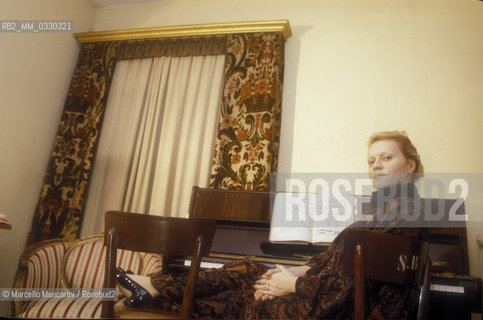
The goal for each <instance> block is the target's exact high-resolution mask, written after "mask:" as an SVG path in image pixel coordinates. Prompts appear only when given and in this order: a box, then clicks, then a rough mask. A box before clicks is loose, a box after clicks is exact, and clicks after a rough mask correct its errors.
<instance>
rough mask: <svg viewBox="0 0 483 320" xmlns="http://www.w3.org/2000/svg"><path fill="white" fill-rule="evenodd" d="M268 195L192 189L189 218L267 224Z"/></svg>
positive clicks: (268, 220) (269, 200)
mask: <svg viewBox="0 0 483 320" xmlns="http://www.w3.org/2000/svg"><path fill="white" fill-rule="evenodd" d="M270 195H271V193H270V192H257V191H236V190H220V189H208V188H199V187H194V188H193V193H192V198H191V205H190V216H191V217H202V218H212V219H227V220H241V221H244V222H265V223H269V222H270V202H271V197H270Z"/></svg>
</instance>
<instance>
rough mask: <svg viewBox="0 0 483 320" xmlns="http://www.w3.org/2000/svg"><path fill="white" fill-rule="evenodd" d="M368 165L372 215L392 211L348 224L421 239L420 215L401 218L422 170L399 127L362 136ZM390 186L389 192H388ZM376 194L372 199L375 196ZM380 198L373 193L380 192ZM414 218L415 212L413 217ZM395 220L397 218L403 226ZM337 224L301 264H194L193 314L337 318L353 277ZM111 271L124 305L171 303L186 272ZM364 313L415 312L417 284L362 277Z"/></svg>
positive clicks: (411, 208)
mask: <svg viewBox="0 0 483 320" xmlns="http://www.w3.org/2000/svg"><path fill="white" fill-rule="evenodd" d="M368 146H369V150H368V156H367V163H368V171H369V175H370V177H371V179H372V180H373V185H374V187H375V188H376V189H377V191H376V192H374V193H373V195H372V200H373V201H372V202H371V203H372V212H371V214H374V216H378V217H384V216H387V215H389V214H391V215H394V212H396V215H395V218H394V219H392V221H391V222H390V223H389V224H388V222H387V221H384V219H374V220H375V221H374V222H371V223H365V224H364V223H361V222H356V223H355V224H353V225H351V226H349V227H348V228H350V227H354V226H356V227H361V226H363V227H366V228H368V229H369V230H374V231H378V232H385V233H390V234H395V235H401V236H405V237H409V238H415V239H419V240H427V235H428V233H427V229H426V228H423V227H421V226H422V220H417V221H413V222H409V223H410V224H409V225H408V224H407V223H408V222H405V221H403V218H404V217H405V216H406V217H407V216H408V215H410V214H411V213H412V212H419V216H420V217H422V216H423V214H422V213H421V211H416V210H420V208H419V207H418V206H419V201H418V199H419V196H418V194H417V190H416V189H415V187H414V184H413V182H414V180H415V179H416V178H417V177H419V176H421V175H422V174H423V165H422V163H421V161H420V157H419V154H418V152H417V150H416V148H415V147H414V145H413V144H412V143H411V141H410V140H409V138H408V137H407V136H406V134H405V133H404V132H399V131H389V132H380V133H376V134H374V135H373V136H371V137H370V139H369V142H368ZM389 194H390V196H388V195H389ZM377 199H379V201H378V200H377ZM381 199H382V200H383V201H380V200H381ZM420 219H422V218H420ZM403 224H405V225H404V226H403ZM343 249H344V232H342V233H341V234H339V235H338V236H337V237H336V239H335V240H334V241H333V242H332V244H331V245H330V247H329V248H328V250H327V251H325V252H323V253H320V254H318V255H316V256H314V257H313V258H312V259H311V260H310V261H309V262H308V263H307V264H306V265H304V266H299V267H294V268H285V267H283V266H277V267H276V268H274V269H269V268H268V267H267V266H265V265H263V264H260V263H256V262H253V261H247V260H243V261H235V262H231V263H227V264H226V265H224V266H223V267H222V268H219V269H207V270H204V271H201V272H200V274H199V279H198V283H197V288H196V290H197V291H196V300H195V306H194V312H195V316H198V317H207V318H223V319H226V318H236V319H238V318H261V319H273V318H276V319H285V318H287V319H294V318H299V319H309V318H319V319H320V318H325V319H339V318H341V319H345V318H348V317H351V314H352V310H353V302H352V301H353V300H352V291H353V278H351V277H346V276H344V275H343V264H342V260H343V259H342V253H343ZM117 279H118V282H119V284H120V285H121V287H122V290H123V291H124V292H125V293H126V295H127V296H128V297H129V298H128V299H127V300H126V303H127V304H128V305H131V306H136V307H140V306H145V305H150V306H153V305H154V306H155V307H158V308H163V309H166V308H178V307H179V304H180V302H181V300H182V298H183V289H184V285H185V283H186V277H185V276H184V275H181V276H176V277H173V276H170V275H165V274H156V275H152V276H151V277H150V278H149V277H141V276H135V275H130V274H126V273H125V272H124V271H123V270H118V274H117ZM366 301H367V303H366V306H367V310H366V317H367V318H368V319H410V318H413V317H414V316H415V312H416V310H417V303H418V289H417V288H414V287H407V286H401V285H393V284H388V283H378V282H375V281H369V282H368V287H367V288H366Z"/></svg>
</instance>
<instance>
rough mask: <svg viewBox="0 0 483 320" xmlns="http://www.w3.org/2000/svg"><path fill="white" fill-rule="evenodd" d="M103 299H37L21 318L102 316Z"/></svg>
mask: <svg viewBox="0 0 483 320" xmlns="http://www.w3.org/2000/svg"><path fill="white" fill-rule="evenodd" d="M101 310H102V301H101V300H71V299H63V300H59V299H44V300H39V301H36V302H35V303H34V304H33V305H32V306H31V307H30V308H29V309H28V310H27V311H25V312H24V313H22V314H20V315H19V318H38V319H45V318H69V319H72V318H100V317H101Z"/></svg>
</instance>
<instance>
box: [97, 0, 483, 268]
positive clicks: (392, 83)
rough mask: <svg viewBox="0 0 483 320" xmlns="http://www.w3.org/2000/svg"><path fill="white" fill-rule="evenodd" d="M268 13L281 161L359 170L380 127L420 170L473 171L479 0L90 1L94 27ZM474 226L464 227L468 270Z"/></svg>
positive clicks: (283, 168)
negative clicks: (279, 38) (412, 154)
mask: <svg viewBox="0 0 483 320" xmlns="http://www.w3.org/2000/svg"><path fill="white" fill-rule="evenodd" d="M274 19H288V20H289V21H290V25H291V27H292V31H293V36H292V37H291V38H289V39H288V41H287V43H286V60H285V61H286V67H285V81H284V101H283V116H282V118H283V120H282V121H283V122H282V136H281V140H282V141H281V150H280V167H279V171H280V172H363V171H365V170H366V164H365V157H366V140H367V138H368V137H369V135H370V134H371V133H373V132H375V131H380V130H389V129H391V130H392V129H399V130H406V132H407V133H408V134H409V136H410V137H411V138H412V140H413V142H414V143H415V144H416V146H417V147H418V149H419V150H420V152H421V154H422V160H423V163H424V164H425V167H426V170H427V171H428V172H483V162H482V161H481V159H482V158H483V148H481V139H482V138H483V129H482V119H483V105H482V104H483V90H482V89H481V88H483V64H482V63H481V57H482V56H483V41H482V40H481V39H483V3H481V2H479V1H472V0H459V1H321V0H296V1H295V0H264V1H260V0H244V1H234V0H203V1H201V0H176V1H174V0H168V1H164V2H162V3H158V4H147V5H140V6H136V7H124V8H111V9H103V10H96V17H95V21H94V25H93V29H94V30H95V31H101V30H111V29H130V28H143V27H155V26H169V25H186V24H200V23H211V22H231V21H253V20H274ZM479 198H480V197H479V195H478V196H477V200H479ZM480 207H481V203H480ZM468 211H469V214H470V215H472V216H475V215H481V212H480V211H479V210H470V209H469V210H468ZM478 220H481V219H478ZM481 231H482V230H481V229H475V228H469V229H468V236H469V242H468V245H469V249H470V268H471V273H472V274H475V275H479V267H480V265H479V258H478V257H479V255H478V251H477V245H476V241H475V237H476V234H477V233H479V232H481Z"/></svg>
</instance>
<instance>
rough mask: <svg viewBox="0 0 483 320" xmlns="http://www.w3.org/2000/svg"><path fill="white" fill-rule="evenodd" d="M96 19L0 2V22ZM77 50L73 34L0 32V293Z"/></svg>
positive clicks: (30, 3)
mask: <svg viewBox="0 0 483 320" xmlns="http://www.w3.org/2000/svg"><path fill="white" fill-rule="evenodd" d="M93 17H94V9H93V8H92V6H91V5H90V3H89V1H88V0H75V1H74V0H69V1H65V0H2V1H0V20H5V19H9V20H17V19H30V20H41V19H47V20H73V22H74V31H75V32H81V31H82V32H85V31H88V30H89V28H90V27H91V25H92V22H93ZM78 52H79V47H78V44H77V42H76V40H75V39H74V37H73V35H72V33H36V34H33V33H30V34H29V33H16V34H7V33H0V97H1V98H0V155H1V156H0V211H3V212H5V213H6V214H7V216H8V218H9V220H10V221H11V223H12V225H13V229H12V230H10V231H9V230H0V252H1V255H2V257H1V259H0V288H8V287H12V285H13V281H14V276H15V272H16V270H17V265H18V261H19V257H20V254H21V253H22V250H23V249H24V246H25V243H26V239H27V233H28V231H29V229H30V223H31V221H32V216H33V213H34V210H35V206H36V204H37V200H38V197H39V194H40V187H41V184H42V180H43V177H44V173H45V169H46V167H47V161H48V158H49V154H50V150H51V148H52V145H53V141H54V136H55V134H56V132H57V127H58V125H59V121H60V115H61V112H62V109H63V106H64V101H65V97H66V94H67V88H68V86H69V83H70V79H71V76H72V71H73V69H74V66H75V63H76V61H77V55H78ZM7 312H8V304H7V303H4V302H3V303H0V316H5V315H7Z"/></svg>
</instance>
